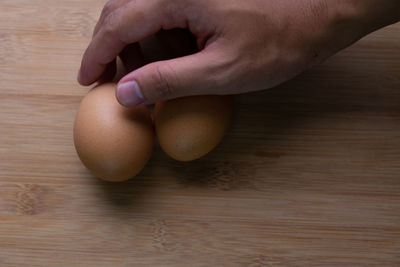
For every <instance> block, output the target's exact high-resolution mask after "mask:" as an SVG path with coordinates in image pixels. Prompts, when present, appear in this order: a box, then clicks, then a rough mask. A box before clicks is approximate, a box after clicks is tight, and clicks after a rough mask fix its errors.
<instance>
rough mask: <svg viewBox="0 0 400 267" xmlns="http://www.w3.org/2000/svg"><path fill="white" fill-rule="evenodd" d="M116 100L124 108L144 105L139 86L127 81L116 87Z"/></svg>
mask: <svg viewBox="0 0 400 267" xmlns="http://www.w3.org/2000/svg"><path fill="white" fill-rule="evenodd" d="M117 99H118V101H119V103H121V104H122V105H124V106H127V107H132V106H138V105H140V104H143V103H144V97H143V94H142V91H141V90H140V88H139V85H138V84H137V82H135V81H129V82H125V83H122V84H120V85H118V87H117Z"/></svg>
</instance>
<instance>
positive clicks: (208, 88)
mask: <svg viewBox="0 0 400 267" xmlns="http://www.w3.org/2000/svg"><path fill="white" fill-rule="evenodd" d="M218 54H219V53H218V51H217V50H213V49H204V50H202V51H200V52H198V53H196V54H193V55H189V56H184V57H180V58H175V59H171V60H164V61H158V62H154V63H150V64H148V65H145V66H143V67H141V68H139V69H136V70H134V71H133V72H131V73H129V74H127V75H126V76H125V77H124V78H122V79H121V80H120V82H119V83H118V86H117V92H116V96H117V99H118V101H119V102H120V103H121V104H122V105H124V106H137V105H142V104H154V103H156V102H159V101H163V100H168V99H173V98H177V97H182V96H189V95H202V94H218V88H217V84H218V83H221V76H222V70H223V66H224V65H225V64H223V60H221V59H222V57H221V56H219V55H218Z"/></svg>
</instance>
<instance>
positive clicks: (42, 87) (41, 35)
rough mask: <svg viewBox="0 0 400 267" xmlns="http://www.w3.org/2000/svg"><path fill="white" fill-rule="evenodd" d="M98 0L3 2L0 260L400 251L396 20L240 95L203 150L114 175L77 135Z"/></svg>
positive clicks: (305, 261) (345, 256) (247, 259)
mask: <svg viewBox="0 0 400 267" xmlns="http://www.w3.org/2000/svg"><path fill="white" fill-rule="evenodd" d="M104 2H105V1H98V0H69V1H66V0H59V1H51V0H2V1H1V3H0V6H1V8H0V99H1V101H0V266H311V265H314V266H321V265H329V266H332V265H338V266H351V265H353V266H360V265H381V266H399V265H400V53H399V51H400V24H397V25H393V26H390V27H387V28H385V29H383V30H381V31H378V32H376V33H374V34H372V35H370V36H368V37H366V38H364V39H363V40H362V41H360V42H358V43H357V44H356V45H354V46H352V47H350V48H348V49H346V50H345V51H342V52H341V53H340V54H338V55H336V56H335V57H333V58H331V59H330V60H328V61H327V62H326V63H324V64H323V65H321V66H318V67H316V68H314V69H312V70H310V71H308V72H307V73H305V74H303V75H301V76H300V77H298V78H296V79H295V80H293V81H290V82H288V83H286V84H284V85H282V86H279V87H278V88H274V89H271V90H268V91H264V92H259V93H254V94H247V95H242V96H238V97H237V98H236V111H235V116H234V121H233V123H232V127H231V130H230V132H229V134H228V135H227V137H226V138H225V140H224V141H223V143H222V144H221V145H220V146H219V147H218V148H217V149H216V150H215V151H214V152H212V153H211V154H209V155H208V156H206V157H205V158H203V159H201V160H198V161H195V162H192V163H178V162H175V161H173V160H171V159H169V158H168V157H167V156H165V155H164V154H163V153H162V151H161V150H160V149H159V147H156V148H155V151H154V154H153V156H152V159H151V161H150V162H149V164H148V166H147V167H146V168H145V169H144V171H143V172H142V173H141V174H140V175H139V176H138V177H137V178H136V179H134V180H132V181H130V182H127V183H123V184H110V183H105V182H101V181H99V180H97V179H96V178H94V177H92V176H91V175H90V174H89V173H88V171H86V170H85V168H84V167H83V166H82V165H81V163H80V162H79V159H78V157H77V155H76V153H75V150H74V147H73V140H72V126H73V120H74V116H75V112H76V110H77V108H78V105H79V102H80V100H81V98H82V96H83V95H85V93H86V92H87V91H88V88H83V87H80V86H79V85H78V84H77V83H76V80H75V78H76V73H77V70H78V66H79V64H80V58H81V55H82V53H83V51H84V49H85V47H86V45H87V44H88V42H89V40H90V37H91V31H92V29H93V27H94V24H95V22H96V20H97V18H98V16H99V14H100V11H101V7H102V6H103V4H104Z"/></svg>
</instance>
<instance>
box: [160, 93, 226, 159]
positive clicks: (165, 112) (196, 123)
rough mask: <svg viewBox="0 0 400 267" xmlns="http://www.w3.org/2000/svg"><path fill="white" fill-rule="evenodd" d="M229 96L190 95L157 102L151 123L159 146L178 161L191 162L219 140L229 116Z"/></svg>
mask: <svg viewBox="0 0 400 267" xmlns="http://www.w3.org/2000/svg"><path fill="white" fill-rule="evenodd" d="M232 107H233V98H232V96H217V95H208V96H190V97H183V98H178V99H173V100H169V101H164V102H159V103H157V104H156V105H155V107H154V125H155V129H156V134H157V138H158V142H159V144H160V146H161V148H162V149H163V150H164V152H165V153H166V154H168V155H169V156H170V157H172V158H174V159H176V160H179V161H192V160H195V159H198V158H200V157H202V156H204V155H206V154H207V153H209V152H210V151H211V150H213V149H214V148H215V147H216V146H217V145H218V144H219V143H220V142H221V140H222V139H223V137H224V135H225V133H226V131H227V129H228V127H229V124H230V120H231V117H232Z"/></svg>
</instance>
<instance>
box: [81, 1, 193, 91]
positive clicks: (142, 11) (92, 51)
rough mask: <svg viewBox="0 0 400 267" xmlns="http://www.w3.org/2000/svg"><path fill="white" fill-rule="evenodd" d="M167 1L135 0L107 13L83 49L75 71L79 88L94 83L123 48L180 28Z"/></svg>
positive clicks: (182, 23) (181, 20)
mask: <svg viewBox="0 0 400 267" xmlns="http://www.w3.org/2000/svg"><path fill="white" fill-rule="evenodd" d="M178 2H180V1H168V0H137V1H132V2H130V3H128V4H126V5H125V6H123V8H118V9H116V10H114V11H113V12H111V13H110V14H109V15H108V16H107V18H105V22H104V23H103V26H102V27H101V28H100V29H99V30H98V32H97V34H96V35H95V36H94V38H93V39H92V41H91V42H90V44H89V46H88V48H87V49H86V51H85V53H84V55H83V58H82V62H81V68H80V70H79V75H78V81H79V83H80V84H82V85H90V84H92V83H94V82H96V81H97V80H98V79H99V77H100V76H101V75H102V73H103V72H104V70H105V69H106V67H107V64H108V63H110V62H112V61H113V60H114V59H115V58H116V57H117V56H118V54H119V53H120V52H121V51H122V50H123V48H124V47H125V46H126V45H128V44H131V43H136V42H139V41H141V40H142V39H144V38H146V37H148V36H150V35H152V34H155V33H157V32H158V31H159V30H161V29H171V28H176V27H177V28H178V27H180V28H183V27H185V26H186V25H185V19H184V18H183V16H177V15H176V12H177V10H178V9H177V8H176V7H177V3H178Z"/></svg>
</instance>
